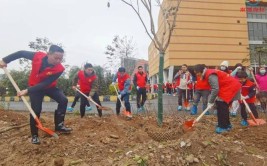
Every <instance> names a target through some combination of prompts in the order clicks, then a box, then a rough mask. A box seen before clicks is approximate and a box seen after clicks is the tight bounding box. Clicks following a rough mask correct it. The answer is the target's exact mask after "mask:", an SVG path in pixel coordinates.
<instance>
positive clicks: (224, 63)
mask: <svg viewBox="0 0 267 166" xmlns="http://www.w3.org/2000/svg"><path fill="white" fill-rule="evenodd" d="M220 66H226V67H228V66H229V62H228V61H223V62H222V63H221V65H220Z"/></svg>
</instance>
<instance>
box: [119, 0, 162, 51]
mask: <svg viewBox="0 0 267 166" xmlns="http://www.w3.org/2000/svg"><path fill="white" fill-rule="evenodd" d="M121 1H122V2H124V3H125V4H127V5H128V6H130V7H131V8H132V9H133V10H134V12H135V13H136V14H137V16H138V18H139V20H140V21H141V23H142V25H143V27H144V28H145V31H146V33H147V35H148V36H149V38H150V39H151V40H152V41H153V43H154V46H155V47H156V49H158V50H159V49H160V48H159V45H158V43H156V41H155V40H154V38H153V37H152V36H151V34H150V33H149V31H148V29H147V27H146V25H145V23H144V21H143V19H142V17H141V14H140V13H139V12H138V11H137V9H136V8H135V7H134V6H133V5H132V3H129V2H127V1H125V0H121ZM153 36H154V37H155V36H156V35H153Z"/></svg>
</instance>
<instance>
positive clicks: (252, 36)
mask: <svg viewBox="0 0 267 166" xmlns="http://www.w3.org/2000/svg"><path fill="white" fill-rule="evenodd" d="M253 32H254V31H252V30H250V31H249V40H254V34H253Z"/></svg>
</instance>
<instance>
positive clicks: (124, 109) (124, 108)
mask: <svg viewBox="0 0 267 166" xmlns="http://www.w3.org/2000/svg"><path fill="white" fill-rule="evenodd" d="M113 86H114V89H115V91H116V94H117V96H119V93H118V90H117V88H116V85H113ZM118 99H119V100H120V103H121V106H122V109H123V111H122V112H123V113H124V114H126V107H125V105H124V103H123V102H122V101H121V98H119V97H118Z"/></svg>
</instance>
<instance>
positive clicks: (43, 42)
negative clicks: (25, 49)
mask: <svg viewBox="0 0 267 166" xmlns="http://www.w3.org/2000/svg"><path fill="white" fill-rule="evenodd" d="M52 44H54V43H52V42H50V41H49V39H48V38H46V37H44V38H41V37H36V39H35V41H31V42H29V45H28V46H29V47H30V48H31V49H32V50H34V51H44V52H47V51H48V48H49V47H50V46H51V45H52ZM56 45H58V46H60V47H61V48H63V46H62V44H61V43H59V44H56ZM63 61H64V60H63ZM19 63H20V64H21V65H25V68H24V69H26V70H30V67H31V64H30V62H29V60H28V59H25V58H21V59H19Z"/></svg>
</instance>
